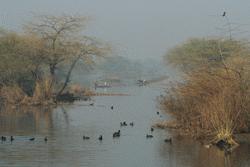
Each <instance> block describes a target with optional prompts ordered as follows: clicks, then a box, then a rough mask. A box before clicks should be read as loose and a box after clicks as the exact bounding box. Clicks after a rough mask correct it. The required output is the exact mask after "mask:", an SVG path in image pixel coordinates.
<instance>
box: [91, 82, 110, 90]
mask: <svg viewBox="0 0 250 167" xmlns="http://www.w3.org/2000/svg"><path fill="white" fill-rule="evenodd" d="M110 87H111V84H110V83H108V82H106V81H105V82H95V89H96V88H110Z"/></svg>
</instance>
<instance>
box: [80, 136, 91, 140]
mask: <svg viewBox="0 0 250 167" xmlns="http://www.w3.org/2000/svg"><path fill="white" fill-rule="evenodd" d="M82 139H83V140H89V139H90V137H88V136H83V137H82Z"/></svg>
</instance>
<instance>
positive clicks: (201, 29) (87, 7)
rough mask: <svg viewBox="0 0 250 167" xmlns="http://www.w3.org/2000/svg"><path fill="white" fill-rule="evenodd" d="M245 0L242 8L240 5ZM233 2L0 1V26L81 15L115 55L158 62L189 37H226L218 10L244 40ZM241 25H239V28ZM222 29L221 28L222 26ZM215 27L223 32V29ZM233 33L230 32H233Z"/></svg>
mask: <svg viewBox="0 0 250 167" xmlns="http://www.w3.org/2000/svg"><path fill="white" fill-rule="evenodd" d="M243 2H245V4H244V5H242V3H243ZM242 3H239V2H236V1H233V0H212V1H204V0H202V1H201V0H189V1H188V2H183V1H182V0H177V1H171V0H157V1H152V0H127V1H121V0H105V1H97V0H84V1H82V0H72V1H67V0H53V1H49V0H43V1H38V0H25V1H14V0H9V1H3V0H1V6H0V16H1V21H0V23H1V26H2V27H4V28H10V29H13V30H19V29H20V28H21V25H22V24H23V23H24V22H26V21H29V20H30V19H31V16H32V13H38V14H51V15H54V14H55V15H58V14H62V13H65V14H76V13H77V14H81V15H85V16H89V17H91V18H92V19H91V21H90V22H89V25H88V26H87V29H86V33H87V34H89V35H91V36H94V37H96V38H99V39H101V40H103V41H107V42H109V43H110V44H111V45H112V46H113V47H114V50H116V52H115V54H118V55H120V56H125V57H128V58H135V59H144V58H153V59H157V60H160V59H161V58H162V56H163V55H164V54H165V53H166V52H167V50H168V49H169V48H171V47H173V46H175V45H176V44H178V43H181V42H183V41H185V40H187V39H189V38H192V37H211V36H222V37H228V32H226V31H227V27H225V24H226V23H227V21H226V20H225V18H223V17H222V16H221V15H222V13H223V11H226V12H227V16H228V18H229V20H230V22H232V27H233V28H235V27H237V26H239V29H237V30H236V31H234V32H236V33H238V34H233V36H235V37H238V36H239V34H240V37H244V38H248V37H249V34H250V33H248V31H247V29H248V28H249V25H248V22H250V21H249V20H248V19H250V18H248V17H246V15H247V14H248V13H250V11H249V7H250V1H246V0H245V1H242ZM243 24H244V25H243ZM223 26H224V28H223ZM218 28H223V31H221V30H219V29H218ZM234 32H233V33H234Z"/></svg>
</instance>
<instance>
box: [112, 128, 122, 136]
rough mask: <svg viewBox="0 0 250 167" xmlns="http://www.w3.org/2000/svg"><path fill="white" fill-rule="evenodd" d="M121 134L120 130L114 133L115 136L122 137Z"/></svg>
mask: <svg viewBox="0 0 250 167" xmlns="http://www.w3.org/2000/svg"><path fill="white" fill-rule="evenodd" d="M120 136H121V131H120V130H118V131H117V132H114V133H113V138H115V137H120Z"/></svg>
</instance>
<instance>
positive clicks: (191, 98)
mask: <svg viewBox="0 0 250 167" xmlns="http://www.w3.org/2000/svg"><path fill="white" fill-rule="evenodd" d="M207 42H208V43H210V42H211V41H210V40H208V41H207ZM239 43H240V42H235V44H239ZM192 44H193V43H192ZM192 46H193V45H192ZM183 47H184V48H182V47H180V50H183V49H184V50H185V48H186V44H185V45H184V46H183ZM193 47H195V48H196V45H194V46H193ZM230 48H234V46H231V45H230ZM235 48H236V49H233V50H231V51H230V54H228V56H225V57H224V56H223V55H222V54H221V53H219V52H220V51H219V50H217V51H216V50H215V52H214V53H212V52H211V53H210V52H209V54H208V53H207V55H206V56H205V57H207V56H209V55H215V54H219V55H220V56H221V58H223V59H221V60H220V62H217V64H216V65H214V64H210V63H209V59H208V63H203V64H202V66H201V65H197V66H191V67H192V70H191V71H185V75H184V80H183V81H181V82H179V83H175V85H172V86H171V87H170V88H169V89H168V91H167V92H166V95H165V96H164V97H163V98H162V99H161V100H160V102H161V106H162V107H163V109H164V110H165V111H167V112H168V113H170V114H171V115H173V116H174V118H175V119H176V121H177V123H178V127H179V129H180V130H181V131H182V132H185V133H187V134H189V135H192V136H193V137H195V138H206V139H212V140H214V141H220V140H223V141H233V140H232V137H233V134H235V133H240V132H249V129H250V122H249V114H250V112H249V109H250V61H249V59H248V58H247V55H246V54H245V53H247V52H246V51H247V49H246V47H245V46H237V47H236V46H235ZM239 48H242V49H239ZM243 48H244V49H243ZM190 49H191V50H192V47H191V48H190ZM224 50H226V48H224ZM192 52H194V53H193V54H194V55H196V54H197V49H193V50H192V51H190V52H189V54H192ZM203 52H206V50H203ZM216 52H217V53H216ZM203 54H205V53H202V54H201V55H200V56H197V57H198V58H200V57H204V55H203ZM171 56H174V55H171ZM175 56H177V57H178V56H180V57H182V56H183V55H178V54H175ZM171 59H172V60H173V57H171ZM176 59H178V58H176ZM187 59H189V58H187ZM178 60H179V59H178ZM190 60H191V59H190ZM176 63H177V62H176ZM178 63H180V65H182V64H181V63H182V61H180V62H178ZM178 63H177V64H178ZM183 64H185V62H183Z"/></svg>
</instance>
